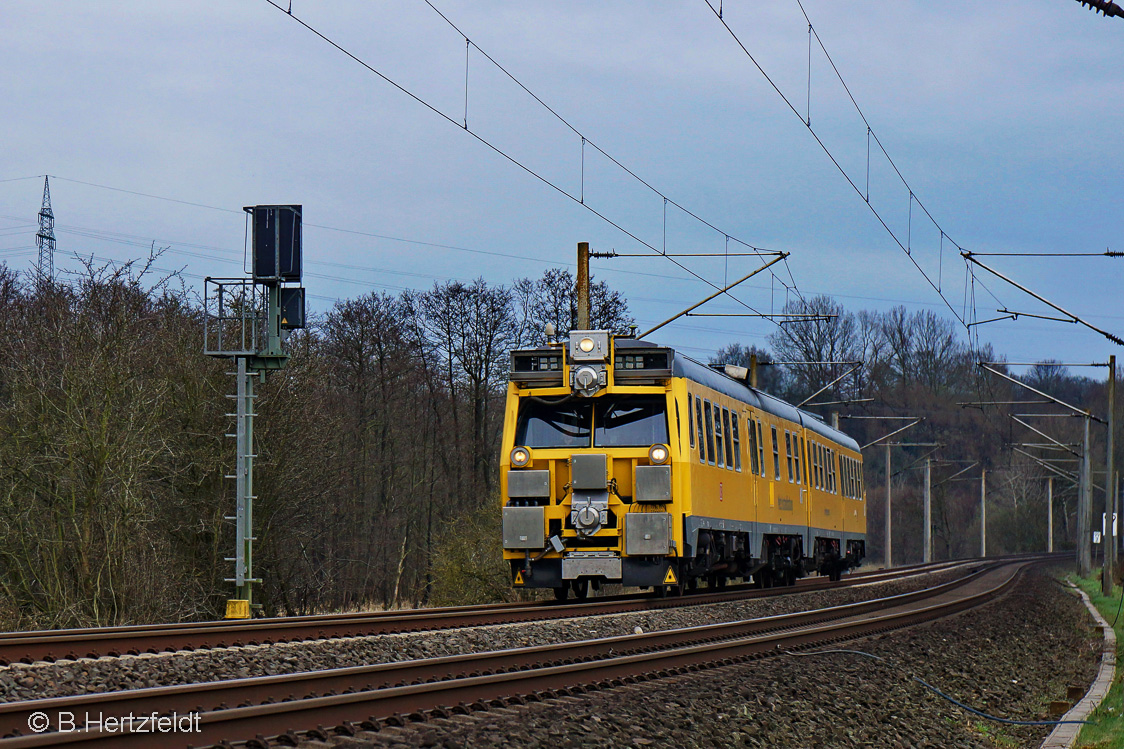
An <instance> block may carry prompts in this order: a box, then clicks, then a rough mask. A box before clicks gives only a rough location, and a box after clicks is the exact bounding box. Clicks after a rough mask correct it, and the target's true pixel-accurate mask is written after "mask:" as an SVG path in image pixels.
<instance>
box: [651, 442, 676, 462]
mask: <svg viewBox="0 0 1124 749" xmlns="http://www.w3.org/2000/svg"><path fill="white" fill-rule="evenodd" d="M669 457H671V451H670V450H668V449H667V445H652V446H651V447H649V448H648V460H649V461H650V462H651V463H652V465H654V466H662V465H663V464H664V463H666V462H667V459H668V458H669Z"/></svg>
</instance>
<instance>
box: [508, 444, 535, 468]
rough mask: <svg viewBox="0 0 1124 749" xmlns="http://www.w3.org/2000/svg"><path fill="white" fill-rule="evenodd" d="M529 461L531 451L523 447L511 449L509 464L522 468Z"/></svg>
mask: <svg viewBox="0 0 1124 749" xmlns="http://www.w3.org/2000/svg"><path fill="white" fill-rule="evenodd" d="M530 462H531V451H530V450H528V449H527V448H525V447H516V448H514V449H513V450H512V451H511V465H513V466H515V467H516V468H522V467H523V466H525V465H527V464H528V463H530Z"/></svg>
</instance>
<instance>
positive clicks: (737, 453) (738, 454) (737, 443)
mask: <svg viewBox="0 0 1124 749" xmlns="http://www.w3.org/2000/svg"><path fill="white" fill-rule="evenodd" d="M731 419H732V421H731V423H730V426H732V427H733V431H732V432H731V433H732V434H733V437H734V452H733V456H734V470H735V471H737V472H738V473H741V472H742V440H741V435H740V434H738V412H737V411H735V412H734V413H733V414H732V416H731Z"/></svg>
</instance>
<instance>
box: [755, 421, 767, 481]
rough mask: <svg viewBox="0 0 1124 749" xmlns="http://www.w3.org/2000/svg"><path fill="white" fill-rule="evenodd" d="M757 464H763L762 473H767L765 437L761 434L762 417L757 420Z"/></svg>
mask: <svg viewBox="0 0 1124 749" xmlns="http://www.w3.org/2000/svg"><path fill="white" fill-rule="evenodd" d="M757 464H758V465H759V466H761V475H762V476H764V475H765V438H764V437H762V436H761V419H758V420H757Z"/></svg>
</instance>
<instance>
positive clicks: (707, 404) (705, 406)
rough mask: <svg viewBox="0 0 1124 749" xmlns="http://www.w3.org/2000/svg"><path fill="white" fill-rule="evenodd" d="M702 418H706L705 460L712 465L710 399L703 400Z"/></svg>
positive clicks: (712, 422)
mask: <svg viewBox="0 0 1124 749" xmlns="http://www.w3.org/2000/svg"><path fill="white" fill-rule="evenodd" d="M703 418H705V419H706V462H707V463H710V464H711V465H714V421H713V420H712V417H711V415H710V401H703Z"/></svg>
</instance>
